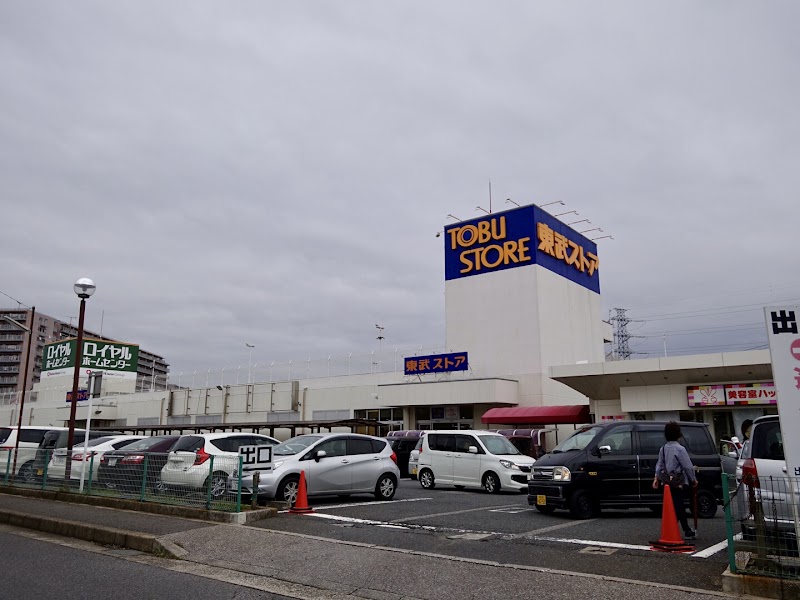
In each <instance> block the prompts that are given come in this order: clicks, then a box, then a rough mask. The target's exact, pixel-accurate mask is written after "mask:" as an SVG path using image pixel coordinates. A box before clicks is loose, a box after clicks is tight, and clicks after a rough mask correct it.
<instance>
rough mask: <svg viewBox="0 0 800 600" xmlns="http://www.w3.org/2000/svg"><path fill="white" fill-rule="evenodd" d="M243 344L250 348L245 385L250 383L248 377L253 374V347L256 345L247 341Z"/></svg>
mask: <svg viewBox="0 0 800 600" xmlns="http://www.w3.org/2000/svg"><path fill="white" fill-rule="evenodd" d="M244 345H245V346H247V347H248V348H249V349H250V356H249V357H248V359H247V385H250V384H251V383H252V382H251V381H250V379H251V378H252V375H253V348H255V347H256V345H255V344H250V343H248V342H245V343H244Z"/></svg>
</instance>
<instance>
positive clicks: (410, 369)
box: [405, 352, 469, 375]
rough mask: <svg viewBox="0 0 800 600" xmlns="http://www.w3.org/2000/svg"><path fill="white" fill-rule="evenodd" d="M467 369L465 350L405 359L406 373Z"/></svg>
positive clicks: (467, 361) (418, 373)
mask: <svg viewBox="0 0 800 600" xmlns="http://www.w3.org/2000/svg"><path fill="white" fill-rule="evenodd" d="M467 369H469V360H468V357H467V353H466V352H454V353H452V354H429V355H428V356H407V357H406V359H405V374H406V375H424V374H425V373H446V372H448V371H466V370H467Z"/></svg>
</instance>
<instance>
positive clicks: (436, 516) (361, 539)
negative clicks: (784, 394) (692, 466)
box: [258, 479, 727, 590]
mask: <svg viewBox="0 0 800 600" xmlns="http://www.w3.org/2000/svg"><path fill="white" fill-rule="evenodd" d="M310 504H311V506H312V507H313V508H314V512H313V513H310V514H307V515H295V514H289V513H287V512H283V513H281V514H279V516H278V517H277V518H275V519H268V520H266V521H263V522H261V523H259V525H258V526H260V527H265V528H269V529H276V530H281V531H289V532H293V533H299V534H306V535H314V536H320V537H325V538H328V539H335V540H339V541H342V542H353V543H363V544H374V545H378V546H386V547H391V548H396V549H401V550H408V551H415V552H427V553H433V554H440V555H447V556H454V557H465V558H473V559H481V560H490V561H496V562H499V563H502V564H520V565H529V566H538V567H546V568H551V569H557V570H563V571H577V572H584V573H595V574H602V575H608V576H614V577H621V578H628V579H636V580H644V581H654V582H663V583H672V584H680V585H687V586H692V587H701V588H706V589H714V590H718V589H720V587H721V586H720V575H721V573H722V572H723V571H724V570H725V567H726V565H727V554H726V546H725V539H726V538H725V522H724V517H723V513H722V510H721V507H720V510H719V511H718V513H717V515H716V517H714V518H713V519H706V520H701V521H700V522H699V527H698V538H697V540H696V542H695V543H696V548H697V549H696V551H695V552H694V553H693V554H664V553H660V552H655V551H652V550H650V545H649V541H650V540H655V539H658V537H659V534H660V529H661V519H660V517H659V516H657V515H655V514H654V513H653V512H651V511H650V510H646V509H645V510H608V511H603V512H602V513H601V515H600V516H599V517H598V518H593V519H588V520H585V521H578V520H573V519H571V518H570V517H569V516H568V514H567V513H566V512H562V511H557V512H556V513H554V514H552V515H544V514H541V513H539V512H538V511H537V510H536V509H535V508H533V507H531V506H529V505H528V503H527V497H526V495H525V494H521V493H516V492H505V493H504V492H501V493H499V494H488V493H486V492H484V491H482V490H456V489H454V488H453V487H449V486H437V487H436V488H435V489H433V490H424V489H422V488H421V487H420V485H419V483H418V482H416V481H411V480H409V479H403V480H401V482H400V486H399V489H398V491H397V494H396V496H395V498H394V499H393V500H392V501H389V502H378V501H376V500H374V499H373V498H371V497H370V496H353V497H350V498H326V499H316V498H315V499H312V500H311V502H310ZM409 576H414V577H416V576H420V575H419V574H413V573H409Z"/></svg>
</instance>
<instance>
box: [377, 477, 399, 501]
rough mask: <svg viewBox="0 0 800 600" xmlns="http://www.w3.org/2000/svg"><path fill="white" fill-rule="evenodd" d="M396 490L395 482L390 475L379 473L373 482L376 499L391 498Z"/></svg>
mask: <svg viewBox="0 0 800 600" xmlns="http://www.w3.org/2000/svg"><path fill="white" fill-rule="evenodd" d="M396 491H397V482H396V481H395V480H394V477H392V476H391V475H381V478H380V479H378V483H377V484H375V497H376V498H377V499H378V500H391V499H392V498H394V493H395V492H396Z"/></svg>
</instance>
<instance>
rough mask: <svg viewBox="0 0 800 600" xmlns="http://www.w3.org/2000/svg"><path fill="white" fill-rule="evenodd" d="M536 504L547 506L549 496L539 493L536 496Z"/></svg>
mask: <svg viewBox="0 0 800 600" xmlns="http://www.w3.org/2000/svg"><path fill="white" fill-rule="evenodd" d="M536 505H537V506H546V505H547V496H544V495H542V494H539V495H537V496H536Z"/></svg>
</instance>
